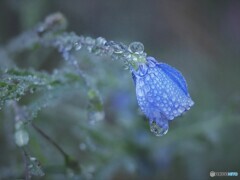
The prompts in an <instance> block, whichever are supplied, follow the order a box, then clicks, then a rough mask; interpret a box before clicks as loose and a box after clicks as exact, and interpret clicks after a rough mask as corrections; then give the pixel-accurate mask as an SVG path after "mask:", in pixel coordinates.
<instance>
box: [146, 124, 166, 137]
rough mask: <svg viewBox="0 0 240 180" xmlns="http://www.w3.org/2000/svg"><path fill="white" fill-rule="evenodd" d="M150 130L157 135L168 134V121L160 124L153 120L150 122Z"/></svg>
mask: <svg viewBox="0 0 240 180" xmlns="http://www.w3.org/2000/svg"><path fill="white" fill-rule="evenodd" d="M150 130H151V132H153V133H154V134H155V135H156V136H163V135H165V134H167V132H168V122H167V121H164V122H162V125H158V124H157V123H156V121H152V122H151V123H150Z"/></svg>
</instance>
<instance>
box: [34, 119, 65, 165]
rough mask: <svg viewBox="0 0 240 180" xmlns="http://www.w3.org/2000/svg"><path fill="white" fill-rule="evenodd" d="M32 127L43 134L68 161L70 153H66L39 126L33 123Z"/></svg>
mask: <svg viewBox="0 0 240 180" xmlns="http://www.w3.org/2000/svg"><path fill="white" fill-rule="evenodd" d="M32 127H33V128H34V129H35V130H36V131H37V132H38V133H39V134H40V135H41V136H43V137H44V138H45V139H46V140H47V141H48V142H50V143H51V144H52V145H53V146H54V147H55V148H56V149H57V150H58V151H59V152H60V153H61V154H62V156H63V157H64V160H65V161H67V160H68V159H69V155H68V154H67V153H65V151H64V150H63V149H62V148H61V147H60V146H59V145H58V144H57V143H56V142H55V141H54V140H53V139H52V138H50V137H49V136H48V135H47V134H46V133H45V132H43V131H42V130H41V129H40V128H39V127H37V126H36V125H35V124H34V123H32Z"/></svg>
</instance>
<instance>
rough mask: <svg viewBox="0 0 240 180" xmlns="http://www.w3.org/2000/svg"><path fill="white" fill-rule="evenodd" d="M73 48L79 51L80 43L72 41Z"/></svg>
mask: <svg viewBox="0 0 240 180" xmlns="http://www.w3.org/2000/svg"><path fill="white" fill-rule="evenodd" d="M74 48H75V50H76V51H79V50H80V49H81V48H82V44H81V43H80V42H75V43H74Z"/></svg>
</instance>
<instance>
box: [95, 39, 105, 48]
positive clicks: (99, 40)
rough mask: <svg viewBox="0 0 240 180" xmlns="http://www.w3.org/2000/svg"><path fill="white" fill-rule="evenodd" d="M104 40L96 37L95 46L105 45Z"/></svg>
mask: <svg viewBox="0 0 240 180" xmlns="http://www.w3.org/2000/svg"><path fill="white" fill-rule="evenodd" d="M106 42H107V41H106V39H104V38H103V37H98V38H97V39H96V45H97V46H104V44H105V43H106Z"/></svg>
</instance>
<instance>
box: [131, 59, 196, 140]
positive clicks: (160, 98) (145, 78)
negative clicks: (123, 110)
mask: <svg viewBox="0 0 240 180" xmlns="http://www.w3.org/2000/svg"><path fill="white" fill-rule="evenodd" d="M132 76H133V80H134V83H135V85H136V96H137V101H138V104H139V106H140V108H141V110H142V111H143V112H144V114H145V115H146V116H147V118H148V119H149V123H150V129H151V131H152V132H153V133H155V135H157V136H162V135H164V134H166V133H167V131H168V128H169V126H168V121H171V120H173V119H174V118H175V117H178V116H180V115H182V114H183V113H184V112H185V111H187V110H189V109H190V107H191V106H193V104H194V102H193V101H192V99H191V97H190V95H189V93H188V89H187V83H186V80H185V79H184V77H183V75H182V74H181V73H180V72H179V71H178V70H176V69H175V68H173V67H171V66H170V65H168V64H165V63H158V62H157V61H156V60H155V59H154V58H153V57H147V61H146V63H142V64H140V65H139V67H138V69H137V70H136V71H134V70H133V71H132Z"/></svg>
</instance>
